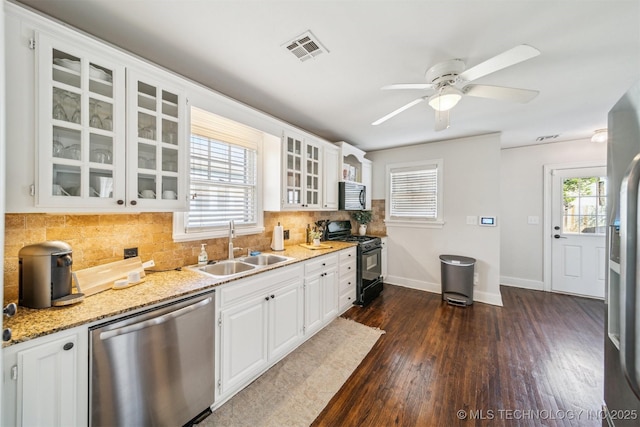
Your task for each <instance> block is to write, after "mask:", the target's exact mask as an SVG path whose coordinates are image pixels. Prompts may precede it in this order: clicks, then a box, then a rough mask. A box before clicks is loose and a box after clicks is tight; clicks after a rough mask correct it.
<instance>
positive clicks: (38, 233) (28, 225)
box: [4, 200, 386, 301]
mask: <svg viewBox="0 0 640 427" xmlns="http://www.w3.org/2000/svg"><path fill="white" fill-rule="evenodd" d="M372 205H373V206H372V211H373V222H371V224H369V226H368V229H367V232H368V233H372V234H385V232H386V229H385V227H384V221H383V219H384V200H374V201H373V203H372ZM321 219H331V220H346V219H350V215H349V213H348V212H342V211H338V212H322V211H315V212H265V215H264V227H265V232H264V233H262V234H260V235H250V236H238V237H237V238H236V239H234V245H235V246H236V247H242V248H245V250H246V249H251V250H259V251H266V250H268V249H269V245H270V244H271V235H272V233H273V227H274V226H276V225H277V223H278V222H280V223H281V224H282V225H283V226H284V229H285V230H290V238H289V240H288V241H286V242H285V243H286V244H297V243H303V242H304V241H305V229H306V227H307V224H311V225H313V224H314V223H315V221H319V220H321ZM352 223H353V225H354V233H355V232H356V229H355V227H356V224H355V221H353V220H352ZM172 230H173V215H172V214H171V213H140V214H109V215H107V214H105V215H100V214H96V215H91V214H88V215H64V214H6V215H5V242H4V243H5V248H4V253H5V259H4V298H5V301H14V300H16V299H17V297H18V252H19V251H20V249H21V248H22V247H23V246H25V245H30V244H33V243H39V242H44V241H46V240H62V241H64V242H67V243H69V244H70V245H71V247H72V248H73V266H74V267H73V269H74V270H81V269H84V268H88V267H93V266H96V265H100V264H105V263H108V262H113V261H118V260H121V259H122V258H123V251H124V249H125V248H129V247H137V248H138V253H139V255H140V257H141V258H142V260H143V261H148V260H150V259H153V260H154V262H155V264H156V267H155V269H158V270H162V269H171V268H176V267H181V266H184V265H190V264H195V263H197V262H198V253H199V252H200V244H201V243H206V244H207V253H208V254H209V259H216V260H217V259H223V258H226V257H227V244H228V241H227V239H226V238H219V239H210V240H206V241H193V242H184V243H176V242H174V241H173V239H172Z"/></svg>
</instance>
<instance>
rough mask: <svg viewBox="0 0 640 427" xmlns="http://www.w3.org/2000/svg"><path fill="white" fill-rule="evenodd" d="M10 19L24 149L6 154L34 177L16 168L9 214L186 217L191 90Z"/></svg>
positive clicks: (96, 45) (115, 55)
mask: <svg viewBox="0 0 640 427" xmlns="http://www.w3.org/2000/svg"><path fill="white" fill-rule="evenodd" d="M9 21H10V24H11V25H10V28H11V32H10V34H9V35H8V38H7V44H8V50H9V51H10V52H11V54H12V55H13V56H14V58H15V61H11V63H10V64H8V68H9V69H8V74H9V75H11V76H12V79H13V80H14V82H15V86H16V88H15V89H14V88H13V87H12V88H11V89H10V90H8V96H7V97H8V98H9V99H10V100H11V104H12V105H13V106H15V109H16V112H15V113H14V112H12V113H11V114H9V116H8V117H9V118H10V123H11V126H9V127H8V129H7V134H8V135H10V136H11V137H12V138H17V139H18V140H20V141H22V142H21V143H20V144H13V145H11V147H10V148H9V149H8V150H7V154H8V157H10V158H12V159H13V160H14V161H15V162H16V163H18V164H21V167H22V168H24V169H25V171H24V172H22V171H20V172H17V173H14V172H16V168H17V167H16V166H14V165H11V167H10V168H9V169H10V170H11V171H12V172H11V173H12V175H13V176H14V177H15V178H16V182H15V184H14V185H13V186H12V188H11V191H10V192H9V194H8V203H7V210H8V211H9V212H126V211H133V212H139V211H176V210H186V208H187V203H188V201H187V194H186V188H187V181H188V180H187V178H188V170H187V167H186V165H187V162H186V159H187V157H188V153H187V147H188V146H187V126H186V123H187V114H186V96H185V92H184V90H183V89H182V88H183V87H184V86H185V85H186V82H185V81H184V80H182V79H180V78H179V77H176V76H174V75H172V74H170V73H167V72H166V71H164V70H161V69H160V68H157V67H155V66H153V65H149V64H145V63H142V62H141V61H138V60H136V59H134V58H133V57H130V56H129V55H126V54H123V53H122V52H119V51H116V50H115V49H113V48H111V47H109V46H107V45H106V44H103V43H101V42H99V41H97V40H95V39H90V38H88V37H85V36H83V35H81V34H79V33H74V32H71V30H69V29H57V28H56V29H52V28H55V25H53V24H51V23H48V22H44V20H43V21H42V22H38V23H36V24H34V23H32V22H28V21H26V20H25V21H24V22H20V23H19V24H18V23H17V22H16V20H15V19H13V18H12V19H10V20H9ZM17 28H20V31H23V32H26V31H27V29H28V30H29V31H31V32H32V33H33V34H34V36H33V39H32V40H30V46H31V47H32V49H29V48H28V47H26V46H25V43H24V39H21V38H20V37H18V36H17V34H15V33H16V31H18V30H17ZM21 36H22V34H21ZM18 43H20V44H19V45H18ZM27 52H28V53H29V54H27ZM18 91H20V93H18ZM29 94H32V97H29ZM21 97H22V98H21ZM31 141H34V142H33V143H31ZM30 144H33V145H30ZM21 162H24V163H26V165H25V164H24V163H21ZM32 163H33V165H34V166H35V167H34V166H31V164H32ZM144 190H147V191H144ZM141 194H144V197H145V199H144V200H142V201H140V200H141V199H142V198H143V196H141ZM147 198H148V200H147Z"/></svg>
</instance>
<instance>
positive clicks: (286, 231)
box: [282, 230, 289, 240]
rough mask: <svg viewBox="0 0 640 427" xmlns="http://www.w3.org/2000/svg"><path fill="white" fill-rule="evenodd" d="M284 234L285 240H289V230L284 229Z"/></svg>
mask: <svg viewBox="0 0 640 427" xmlns="http://www.w3.org/2000/svg"><path fill="white" fill-rule="evenodd" d="M282 235H283V236H284V240H289V230H284V231H283V232H282Z"/></svg>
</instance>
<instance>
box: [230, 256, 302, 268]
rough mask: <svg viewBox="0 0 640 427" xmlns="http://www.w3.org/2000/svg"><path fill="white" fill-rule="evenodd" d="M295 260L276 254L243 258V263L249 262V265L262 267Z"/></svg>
mask: <svg viewBox="0 0 640 427" xmlns="http://www.w3.org/2000/svg"><path fill="white" fill-rule="evenodd" d="M291 259H293V258H289V257H286V256H280V255H274V254H260V255H253V256H248V257H245V258H242V261H243V262H248V263H249V264H253V265H257V266H262V265H273V264H279V263H281V262H285V261H289V260H291Z"/></svg>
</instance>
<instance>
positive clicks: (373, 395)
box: [313, 285, 604, 427]
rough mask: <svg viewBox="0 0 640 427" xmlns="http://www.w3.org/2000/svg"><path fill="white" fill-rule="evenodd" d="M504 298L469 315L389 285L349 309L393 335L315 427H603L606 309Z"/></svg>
mask: <svg viewBox="0 0 640 427" xmlns="http://www.w3.org/2000/svg"><path fill="white" fill-rule="evenodd" d="M501 291H502V299H503V303H504V307H495V306H491V305H487V304H481V303H475V304H473V305H472V306H470V307H466V308H462V307H453V306H450V305H447V304H446V303H444V302H442V301H441V299H440V295H437V294H432V293H428V292H422V291H417V290H413V289H407V288H402V287H399V286H391V285H385V289H384V292H383V293H382V294H381V295H380V297H378V298H377V299H376V300H374V301H373V302H372V303H371V304H370V305H369V306H368V307H365V308H360V307H353V308H351V309H350V310H349V311H347V312H346V313H345V314H344V316H343V317H346V318H350V319H353V320H356V321H358V322H360V323H363V324H365V325H369V326H374V327H379V328H380V329H383V330H385V331H386V334H385V335H383V336H382V337H381V338H380V339H379V340H378V342H377V343H376V345H375V346H374V347H373V349H372V350H371V352H370V353H369V355H368V356H367V357H366V358H365V359H364V360H363V362H362V363H361V365H360V366H359V367H358V368H357V369H356V371H355V372H354V373H353V374H352V376H351V377H350V378H349V379H348V380H347V382H346V383H345V384H344V385H343V387H342V388H341V389H340V391H339V392H338V393H337V394H336V395H335V396H334V397H333V399H332V400H331V401H330V402H329V404H328V405H327V406H326V408H325V409H324V410H323V411H322V413H320V415H319V416H318V417H317V418H316V420H315V421H314V423H313V426H340V427H347V426H420V427H423V426H425V427H427V426H456V425H461V426H486V425H490V426H502V425H504V426H541V425H544V426H600V425H601V419H600V408H601V404H602V396H603V336H604V303H603V302H602V301H598V300H591V299H587V298H579V297H572V296H567V295H558V294H552V293H547V292H539V291H530V290H525V289H518V288H511V287H505V286H503V287H501ZM459 411H464V414H462V413H459ZM463 415H465V417H463V418H465V419H460V417H461V416H463Z"/></svg>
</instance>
